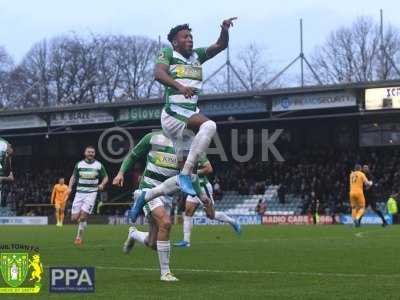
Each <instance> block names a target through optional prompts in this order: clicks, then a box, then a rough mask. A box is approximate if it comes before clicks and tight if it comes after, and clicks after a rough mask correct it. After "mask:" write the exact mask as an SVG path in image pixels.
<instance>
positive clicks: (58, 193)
mask: <svg viewBox="0 0 400 300" xmlns="http://www.w3.org/2000/svg"><path fill="white" fill-rule="evenodd" d="M64 182H65V180H64V178H63V177H61V178H60V179H58V183H57V184H55V185H54V187H53V192H52V193H51V199H50V203H51V204H52V205H54V207H55V209H56V220H57V225H56V226H58V227H61V226H63V223H64V210H65V203H66V202H67V199H66V198H67V191H68V186H67V185H66V184H65V183H64Z"/></svg>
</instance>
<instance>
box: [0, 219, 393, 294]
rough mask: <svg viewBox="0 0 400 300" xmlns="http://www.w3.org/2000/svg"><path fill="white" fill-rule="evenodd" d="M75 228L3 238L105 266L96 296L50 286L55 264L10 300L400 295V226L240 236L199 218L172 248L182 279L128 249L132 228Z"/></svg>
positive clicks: (152, 256)
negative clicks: (34, 292) (36, 291)
mask: <svg viewBox="0 0 400 300" xmlns="http://www.w3.org/2000/svg"><path fill="white" fill-rule="evenodd" d="M75 230H76V228H75V226H64V227H63V228H61V229H59V228H56V227H55V226H45V227H32V226H30V227H17V226H15V227H11V226H0V244H7V243H23V244H33V245H37V246H39V247H40V249H41V256H42V262H43V264H44V265H45V266H46V267H48V266H95V267H96V292H95V294H90V295H85V294H54V293H52V294H49V293H48V280H49V277H48V272H47V269H46V272H45V276H44V282H43V283H44V286H43V289H42V291H41V293H40V295H39V296H35V297H33V296H28V295H9V296H6V295H0V299H1V300H2V299H19V298H21V299H190V300H192V299H246V298H247V299H256V298H258V299H400V284H399V280H400V242H399V236H400V226H392V227H390V228H386V229H383V228H381V227H378V226H368V227H363V228H361V229H354V228H350V227H347V226H340V225H337V226H315V227H314V226H272V227H267V226H261V225H259V226H246V227H244V232H243V234H242V236H240V237H239V236H236V235H235V234H234V233H233V231H232V230H231V228H230V227H228V226H197V227H196V226H195V227H194V231H193V234H192V239H193V241H192V247H191V248H190V249H174V250H173V252H172V257H171V267H172V271H173V272H174V273H175V275H176V276H177V277H178V278H179V279H180V282H177V283H162V282H160V281H159V271H158V259H157V256H156V252H153V251H150V250H148V249H146V248H144V247H143V246H141V245H140V246H137V247H135V248H134V250H133V252H132V253H131V254H130V255H128V256H127V255H124V254H122V253H121V245H122V242H123V241H124V239H125V237H126V233H127V227H126V226H110V225H108V226H107V225H89V226H88V228H87V231H86V240H85V245H84V246H83V247H82V248H77V247H75V246H74V245H73V244H72V240H73V237H74V235H75ZM181 230H182V227H180V226H176V227H174V229H173V234H172V237H173V240H175V241H176V240H177V239H178V238H180V237H181ZM357 233H361V235H360V234H357ZM0 282H1V281H0ZM0 284H1V285H2V286H4V283H3V282H1V283H0Z"/></svg>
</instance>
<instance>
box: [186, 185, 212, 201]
mask: <svg viewBox="0 0 400 300" xmlns="http://www.w3.org/2000/svg"><path fill="white" fill-rule="evenodd" d="M201 188H202V190H203V191H204V193H206V194H207V196H208V198H210V200H211V203H212V205H214V197H213V188H212V185H211V183H209V182H208V183H207V184H206V185H205V186H202V187H201ZM186 201H187V202H191V203H195V204H201V205H202V206H204V204H203V202H201V200H200V198H199V197H197V196H190V195H188V196H187V197H186Z"/></svg>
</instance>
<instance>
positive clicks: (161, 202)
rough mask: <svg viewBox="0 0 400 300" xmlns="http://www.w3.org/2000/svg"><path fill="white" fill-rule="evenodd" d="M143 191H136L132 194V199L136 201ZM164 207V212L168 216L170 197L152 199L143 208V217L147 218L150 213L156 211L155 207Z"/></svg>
mask: <svg viewBox="0 0 400 300" xmlns="http://www.w3.org/2000/svg"><path fill="white" fill-rule="evenodd" d="M142 191H143V190H136V191H134V192H133V199H134V200H135V201H136V199H137V198H138V197H139V196H140V195H141V194H142ZM160 206H164V208H165V211H166V212H167V214H168V215H169V214H170V211H171V208H172V197H171V196H160V197H157V198H154V199H153V200H151V201H149V202H147V203H146V204H145V205H144V206H143V212H144V215H145V216H146V217H147V216H149V215H150V214H151V212H152V211H153V210H154V209H156V208H157V207H160Z"/></svg>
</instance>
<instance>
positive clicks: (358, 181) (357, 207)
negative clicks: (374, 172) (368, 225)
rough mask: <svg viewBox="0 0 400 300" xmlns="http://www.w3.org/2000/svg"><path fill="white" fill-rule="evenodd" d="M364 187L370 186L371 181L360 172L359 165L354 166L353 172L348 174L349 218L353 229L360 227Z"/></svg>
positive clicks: (363, 203)
mask: <svg viewBox="0 0 400 300" xmlns="http://www.w3.org/2000/svg"><path fill="white" fill-rule="evenodd" d="M364 185H365V186H371V185H372V181H369V180H368V179H367V177H366V176H365V174H364V173H363V172H361V165H359V164H356V165H355V167H354V171H352V172H351V173H350V204H351V217H352V218H353V222H354V226H355V227H360V226H361V217H362V216H363V214H364V211H365V197H364V191H363V190H364Z"/></svg>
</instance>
